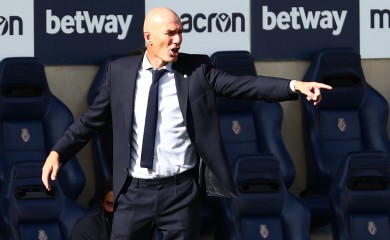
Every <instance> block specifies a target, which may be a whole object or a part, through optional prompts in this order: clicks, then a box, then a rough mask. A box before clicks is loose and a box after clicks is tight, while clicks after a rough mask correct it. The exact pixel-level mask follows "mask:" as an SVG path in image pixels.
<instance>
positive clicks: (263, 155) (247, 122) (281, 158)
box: [211, 51, 310, 240]
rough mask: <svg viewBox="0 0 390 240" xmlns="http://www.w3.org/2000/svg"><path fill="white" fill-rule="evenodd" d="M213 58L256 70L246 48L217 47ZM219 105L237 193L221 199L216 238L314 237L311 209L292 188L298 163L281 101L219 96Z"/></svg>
mask: <svg viewBox="0 0 390 240" xmlns="http://www.w3.org/2000/svg"><path fill="white" fill-rule="evenodd" d="M211 61H212V63H213V64H214V65H215V67H217V68H220V69H223V70H225V71H226V72H228V73H230V74H234V75H256V69H255V65H254V59H253V57H252V56H251V54H250V53H249V52H247V51H222V52H216V53H214V54H213V55H212V56H211ZM217 108H218V111H219V115H220V128H221V132H222V138H223V141H224V145H225V149H226V152H227V155H228V158H229V161H230V164H231V167H232V170H233V172H234V178H235V179H234V180H235V183H236V186H237V191H238V198H237V199H221V206H220V212H219V214H220V215H219V216H218V219H219V220H218V222H219V224H218V225H217V226H216V228H217V230H216V233H217V236H216V239H232V240H233V239H245V240H251V239H279V240H280V239H301V240H303V239H309V226H310V216H309V211H308V209H307V208H306V206H304V205H303V203H302V202H301V201H300V200H299V199H298V198H296V197H295V196H293V195H292V194H291V193H290V192H289V191H288V188H289V187H290V186H291V184H292V183H293V181H294V176H295V168H294V165H293V162H292V160H291V158H290V156H289V154H288V152H287V150H286V148H285V145H284V143H283V140H282V138H281V133H280V128H281V123H282V117H283V110H282V108H281V105H280V104H279V103H266V102H264V101H255V100H237V99H228V98H222V97H217Z"/></svg>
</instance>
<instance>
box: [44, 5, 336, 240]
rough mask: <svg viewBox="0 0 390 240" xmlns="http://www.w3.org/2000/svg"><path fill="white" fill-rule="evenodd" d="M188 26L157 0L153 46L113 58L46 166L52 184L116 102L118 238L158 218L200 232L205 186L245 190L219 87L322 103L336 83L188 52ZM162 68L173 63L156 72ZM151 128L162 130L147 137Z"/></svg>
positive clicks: (224, 92) (189, 234)
mask: <svg viewBox="0 0 390 240" xmlns="http://www.w3.org/2000/svg"><path fill="white" fill-rule="evenodd" d="M182 32H183V27H182V24H181V21H180V18H179V17H178V16H177V14H176V13H174V12H173V11H172V10H170V9H167V8H164V7H159V8H155V9H152V10H151V11H150V12H149V13H148V14H147V15H146V17H145V22H144V38H145V42H146V53H145V54H144V55H139V56H129V57H125V58H122V59H119V60H115V61H113V62H112V63H111V65H110V67H109V70H108V71H107V75H106V80H105V83H104V84H103V86H102V88H101V92H100V94H99V95H98V96H97V97H96V99H95V102H94V104H93V106H91V107H90V108H89V109H88V111H87V112H86V113H84V114H83V115H82V116H81V117H80V119H79V120H77V121H76V122H75V123H74V124H73V125H71V126H70V127H69V129H68V130H67V131H66V133H65V135H64V137H63V138H61V139H60V140H59V141H58V143H57V144H56V145H55V146H54V148H53V151H52V152H51V153H50V154H49V156H48V157H47V159H46V162H45V165H44V166H43V169H42V181H43V183H44V185H45V186H46V187H47V189H49V190H50V185H49V177H50V178H51V179H52V180H55V179H56V177H57V173H58V171H59V168H60V164H65V163H66V161H67V159H69V157H70V156H72V155H74V154H75V153H76V152H77V151H79V150H80V149H81V148H82V147H83V146H84V145H85V144H86V143H87V141H88V140H89V139H90V137H91V136H92V135H93V134H94V132H95V131H98V130H99V129H100V128H101V127H102V126H103V125H104V123H105V120H106V119H105V118H104V116H105V113H106V112H108V111H111V117H112V125H113V148H114V149H113V152H114V153H113V154H114V156H113V159H114V160H113V161H114V163H113V165H114V166H113V183H114V220H113V229H112V235H111V237H112V239H132V240H134V239H141V240H145V239H151V238H152V236H153V232H154V231H153V230H154V229H155V228H157V229H159V230H160V232H161V233H162V234H163V237H164V239H183V240H184V239H199V211H198V207H199V190H202V191H206V192H207V193H208V194H209V195H214V196H225V197H235V196H236V193H235V185H234V183H233V178H232V174H231V172H230V170H229V165H228V162H227V160H226V154H225V152H224V148H223V144H222V139H221V135H220V130H219V124H218V116H217V110H216V106H215V97H216V96H217V95H218V96H224V97H234V98H251V99H263V100H266V101H282V100H288V99H293V98H294V97H296V93H295V92H300V93H302V94H304V95H306V98H307V99H308V100H309V101H313V102H314V104H318V102H319V101H320V99H321V94H320V90H321V88H325V89H331V87H330V86H327V85H324V84H321V83H316V82H301V81H290V80H287V79H282V78H275V77H263V76H258V77H253V76H241V77H237V76H231V75H228V74H227V73H225V72H223V71H220V70H218V69H215V68H213V66H212V65H211V64H210V62H209V59H208V57H207V56H205V55H189V54H179V50H180V46H181V43H182ZM156 69H157V70H158V69H165V73H163V74H162V77H161V78H160V80H158V82H157V81H156V80H155V79H154V78H153V79H154V80H153V82H152V76H153V74H154V73H152V72H156V71H155V70H156ZM156 82H157V84H158V96H159V97H158V100H156V101H158V116H157V122H156V123H155V126H154V127H145V129H144V125H146V123H148V124H149V120H150V119H151V118H149V117H146V115H148V116H149V109H148V111H147V108H148V107H147V105H148V104H149V103H148V102H152V101H149V100H148V93H149V87H150V86H152V87H153V86H155V85H153V83H156ZM152 87H151V88H150V89H152ZM150 92H152V91H150ZM150 109H151V108H150ZM147 112H148V113H147ZM155 128H156V129H155ZM154 129H155V130H156V131H155V132H156V135H155V136H154V133H153V131H152V132H150V130H154ZM144 134H145V135H144ZM150 136H153V139H154V140H149V141H145V143H144V142H143V140H144V139H148V138H149V137H150ZM143 148H145V149H146V148H152V153H151V155H152V163H150V162H144V159H148V158H147V157H145V158H144V155H143ZM145 151H146V150H145ZM150 164H152V165H150ZM200 187H201V188H200Z"/></svg>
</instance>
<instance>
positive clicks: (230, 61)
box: [211, 51, 295, 188]
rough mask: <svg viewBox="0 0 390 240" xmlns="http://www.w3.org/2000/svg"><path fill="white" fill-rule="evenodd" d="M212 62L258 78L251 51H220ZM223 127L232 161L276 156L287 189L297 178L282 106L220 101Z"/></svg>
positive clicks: (233, 71)
mask: <svg viewBox="0 0 390 240" xmlns="http://www.w3.org/2000/svg"><path fill="white" fill-rule="evenodd" d="M211 62H212V63H213V64H214V66H215V67H216V68H220V69H222V70H224V71H226V72H228V73H230V74H233V75H254V76H256V75H257V74H256V67H255V64H254V59H253V57H252V55H251V54H250V53H249V52H247V51H220V52H216V53H214V54H213V55H212V56H211ZM217 108H218V112H219V114H220V126H221V132H222V138H223V141H224V144H225V149H226V151H227V155H228V157H229V159H236V158H237V157H238V156H240V155H242V154H249V155H250V154H259V153H268V154H272V155H273V156H274V157H275V158H276V159H278V160H279V162H280V169H281V172H282V175H283V178H284V182H285V185H286V186H287V188H289V187H290V186H291V185H292V183H293V181H294V178H295V167H294V164H293V161H292V159H291V158H290V155H289V154H288V152H287V149H286V147H285V145H284V142H283V139H282V137H281V125H282V119H283V109H282V107H281V105H280V103H278V102H275V103H267V102H265V101H256V100H238V99H230V98H223V97H217Z"/></svg>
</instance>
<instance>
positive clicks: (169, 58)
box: [144, 7, 183, 68]
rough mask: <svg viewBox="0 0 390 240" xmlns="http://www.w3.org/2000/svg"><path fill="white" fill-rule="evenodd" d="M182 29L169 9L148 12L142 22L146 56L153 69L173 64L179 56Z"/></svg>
mask: <svg viewBox="0 0 390 240" xmlns="http://www.w3.org/2000/svg"><path fill="white" fill-rule="evenodd" d="M182 32H183V27H182V24H181V21H180V18H179V16H178V15H177V14H176V13H175V12H174V11H172V10H171V9H169V8H165V7H158V8H154V9H152V10H150V11H149V12H148V13H147V14H146V16H145V21H144V38H145V42H146V50H147V52H146V56H147V57H148V60H149V62H150V63H151V64H152V65H153V67H155V68H161V67H163V66H164V65H165V64H167V63H168V62H174V61H176V60H177V57H178V55H179V49H180V45H181V42H182Z"/></svg>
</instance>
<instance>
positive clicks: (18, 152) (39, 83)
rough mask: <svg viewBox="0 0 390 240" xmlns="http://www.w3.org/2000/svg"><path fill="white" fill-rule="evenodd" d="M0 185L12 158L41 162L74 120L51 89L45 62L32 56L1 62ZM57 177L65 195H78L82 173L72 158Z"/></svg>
mask: <svg viewBox="0 0 390 240" xmlns="http://www.w3.org/2000/svg"><path fill="white" fill-rule="evenodd" d="M0 91H1V92H0V138H1V139H2V140H1V141H0V186H2V185H3V184H2V182H3V181H5V180H6V179H5V175H6V173H7V172H8V170H9V168H10V167H11V166H12V165H13V163H15V162H29V161H36V162H39V163H40V164H41V165H42V166H43V164H44V161H45V159H46V157H47V155H48V154H49V151H50V150H51V148H52V147H53V146H54V144H55V143H56V141H57V140H58V139H59V138H60V137H61V136H62V135H63V133H64V131H65V130H66V128H67V127H68V126H69V125H70V124H71V123H72V122H73V115H72V113H71V112H70V111H69V109H68V108H67V107H66V106H65V105H64V104H63V103H62V102H60V100H58V99H57V98H56V97H55V96H54V95H53V94H52V93H51V92H50V89H49V86H48V83H47V80H46V74H45V69H44V65H43V64H42V63H41V62H40V61H39V60H38V59H36V58H32V57H12V58H6V59H3V60H2V61H1V62H0ZM58 181H59V183H60V185H61V188H62V190H63V192H64V193H65V195H67V196H68V197H70V198H71V199H77V197H78V196H79V195H80V193H81V191H82V190H83V188H84V183H85V176H84V173H83V171H82V169H81V167H80V165H79V163H78V161H77V160H76V159H75V158H74V159H72V160H71V161H70V162H69V163H68V164H66V165H65V166H63V167H62V169H61V171H60V173H59V176H58Z"/></svg>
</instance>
